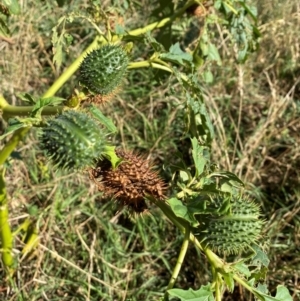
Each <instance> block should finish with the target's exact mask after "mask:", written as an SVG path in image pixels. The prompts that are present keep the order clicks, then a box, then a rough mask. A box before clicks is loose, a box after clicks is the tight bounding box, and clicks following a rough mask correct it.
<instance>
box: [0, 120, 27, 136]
mask: <svg viewBox="0 0 300 301" xmlns="http://www.w3.org/2000/svg"><path fill="white" fill-rule="evenodd" d="M27 126H28V125H27V124H25V123H23V122H22V121H20V120H19V119H17V118H10V119H9V120H8V127H7V128H6V130H5V133H4V134H3V135H2V136H0V140H2V139H4V138H5V137H6V136H8V135H10V134H12V133H13V132H14V131H16V130H18V129H21V128H24V127H27Z"/></svg>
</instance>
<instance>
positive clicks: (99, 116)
mask: <svg viewBox="0 0 300 301" xmlns="http://www.w3.org/2000/svg"><path fill="white" fill-rule="evenodd" d="M89 111H90V112H91V113H92V114H93V116H94V117H95V118H96V119H97V120H99V121H100V122H101V123H102V124H103V125H104V126H105V127H106V128H107V129H108V130H109V132H110V133H112V134H114V133H116V132H117V128H116V126H115V125H114V123H113V122H112V120H111V119H110V118H107V117H105V116H104V115H103V114H102V112H101V111H100V110H99V109H98V108H96V107H95V106H90V107H89Z"/></svg>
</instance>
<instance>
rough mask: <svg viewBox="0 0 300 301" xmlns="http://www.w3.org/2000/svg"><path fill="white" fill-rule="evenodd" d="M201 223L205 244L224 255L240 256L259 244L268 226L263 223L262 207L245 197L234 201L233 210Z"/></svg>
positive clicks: (238, 197) (206, 216)
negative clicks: (237, 254) (263, 231)
mask: <svg viewBox="0 0 300 301" xmlns="http://www.w3.org/2000/svg"><path fill="white" fill-rule="evenodd" d="M220 199H221V198H218V199H217V201H216V202H215V203H214V206H215V205H216V204H217V203H219V202H220ZM220 205H221V204H220ZM199 221H200V222H201V225H200V227H199V229H200V235H199V238H200V239H201V241H202V243H203V244H204V245H205V246H206V247H209V248H211V249H213V250H215V251H217V252H219V253H224V254H231V253H232V254H236V253H238V252H240V251H243V250H245V249H247V248H249V247H250V246H251V245H252V244H255V243H256V242H257V241H258V240H259V238H260V237H261V231H262V226H263V223H264V222H263V221H262V220H260V209H259V206H258V205H257V204H255V203H254V202H253V201H250V200H249V199H248V198H244V197H241V196H233V197H232V199H231V206H230V209H229V210H228V211H227V212H225V213H224V214H222V213H220V214H209V215H208V214H207V215H201V216H200V217H199Z"/></svg>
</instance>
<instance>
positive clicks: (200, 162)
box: [191, 137, 208, 178]
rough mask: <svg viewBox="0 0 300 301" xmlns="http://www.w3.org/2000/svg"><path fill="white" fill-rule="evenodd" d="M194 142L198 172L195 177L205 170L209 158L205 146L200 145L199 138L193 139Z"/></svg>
mask: <svg viewBox="0 0 300 301" xmlns="http://www.w3.org/2000/svg"><path fill="white" fill-rule="evenodd" d="M191 142H192V147H193V150H192V155H193V160H194V163H195V169H196V174H195V177H196V178H198V177H199V176H200V175H201V174H202V173H203V171H204V168H205V164H206V163H207V161H208V160H207V158H206V157H205V155H204V147H203V146H201V145H199V143H198V140H197V138H195V137H194V138H193V139H191Z"/></svg>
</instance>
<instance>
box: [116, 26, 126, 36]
mask: <svg viewBox="0 0 300 301" xmlns="http://www.w3.org/2000/svg"><path fill="white" fill-rule="evenodd" d="M115 33H116V34H117V35H120V36H122V35H124V34H125V33H126V32H125V29H124V27H123V26H122V25H120V24H117V25H116V28H115Z"/></svg>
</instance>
